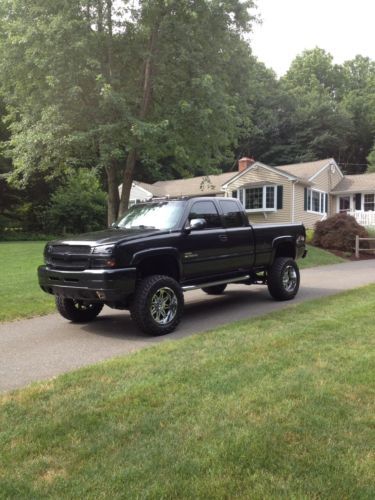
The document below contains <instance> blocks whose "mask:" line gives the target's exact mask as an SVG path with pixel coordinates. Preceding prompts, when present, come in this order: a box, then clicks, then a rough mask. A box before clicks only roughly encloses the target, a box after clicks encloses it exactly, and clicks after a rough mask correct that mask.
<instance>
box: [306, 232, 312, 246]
mask: <svg viewBox="0 0 375 500" xmlns="http://www.w3.org/2000/svg"><path fill="white" fill-rule="evenodd" d="M313 239H314V229H306V243H311V242H312V240H313Z"/></svg>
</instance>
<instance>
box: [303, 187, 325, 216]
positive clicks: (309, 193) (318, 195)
mask: <svg viewBox="0 0 375 500" xmlns="http://www.w3.org/2000/svg"><path fill="white" fill-rule="evenodd" d="M306 210H307V211H308V212H314V213H318V214H325V213H327V194H326V193H323V192H322V191H317V190H315V189H306Z"/></svg>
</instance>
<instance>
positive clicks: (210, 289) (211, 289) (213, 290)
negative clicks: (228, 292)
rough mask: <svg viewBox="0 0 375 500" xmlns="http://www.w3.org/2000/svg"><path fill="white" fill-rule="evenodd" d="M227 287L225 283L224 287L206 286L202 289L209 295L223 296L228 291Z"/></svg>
mask: <svg viewBox="0 0 375 500" xmlns="http://www.w3.org/2000/svg"><path fill="white" fill-rule="evenodd" d="M226 287H227V284H226V283H224V284H223V285H213V286H206V287H204V288H202V290H203V291H204V292H206V293H207V295H221V294H222V293H223V292H224V290H225V289H226Z"/></svg>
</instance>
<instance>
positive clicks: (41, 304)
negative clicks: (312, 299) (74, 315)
mask: <svg viewBox="0 0 375 500" xmlns="http://www.w3.org/2000/svg"><path fill="white" fill-rule="evenodd" d="M44 245H45V243H44V242H41V241H39V242H32V241H23V242H12V243H10V242H2V243H0V262H1V263H2V272H1V274H0V321H10V320H14V319H19V318H29V317H32V316H37V315H43V314H48V313H50V312H53V311H54V310H55V306H54V300H53V297H51V296H50V295H47V294H46V293H44V292H42V291H41V290H40V288H39V285H38V280H37V274H36V273H37V267H38V265H40V264H41V263H42V261H43V248H44ZM308 247H309V253H308V256H307V258H306V259H303V260H302V259H301V260H299V266H300V267H301V268H302V269H303V268H306V267H314V266H321V265H325V264H335V263H339V262H344V261H343V259H340V258H339V257H336V256H335V255H334V254H331V253H330V252H327V251H325V250H321V249H319V248H316V247H312V246H310V245H309V246H308Z"/></svg>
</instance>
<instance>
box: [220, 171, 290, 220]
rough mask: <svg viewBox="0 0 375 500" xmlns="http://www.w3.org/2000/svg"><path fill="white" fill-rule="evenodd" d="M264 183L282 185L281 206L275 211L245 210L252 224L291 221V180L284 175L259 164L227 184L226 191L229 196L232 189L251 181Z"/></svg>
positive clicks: (235, 189) (234, 189)
mask: <svg viewBox="0 0 375 500" xmlns="http://www.w3.org/2000/svg"><path fill="white" fill-rule="evenodd" d="M260 182H261V183H264V184H270V185H276V186H283V208H282V209H279V210H276V211H275V212H268V211H267V212H247V216H248V217H249V220H250V222H251V223H252V224H260V223H262V224H264V223H270V224H271V223H272V224H274V223H285V222H291V221H292V185H293V183H292V181H291V180H289V179H287V178H286V177H285V176H283V175H280V174H278V173H277V172H273V171H272V170H269V169H266V168H263V167H261V166H258V167H256V168H255V169H250V170H249V171H248V172H246V173H245V174H244V175H242V176H241V177H239V178H238V179H236V180H235V181H234V182H231V183H230V184H229V185H228V188H227V192H228V195H229V196H231V195H232V192H233V191H237V190H238V189H241V188H242V186H245V185H247V184H252V183H260Z"/></svg>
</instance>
